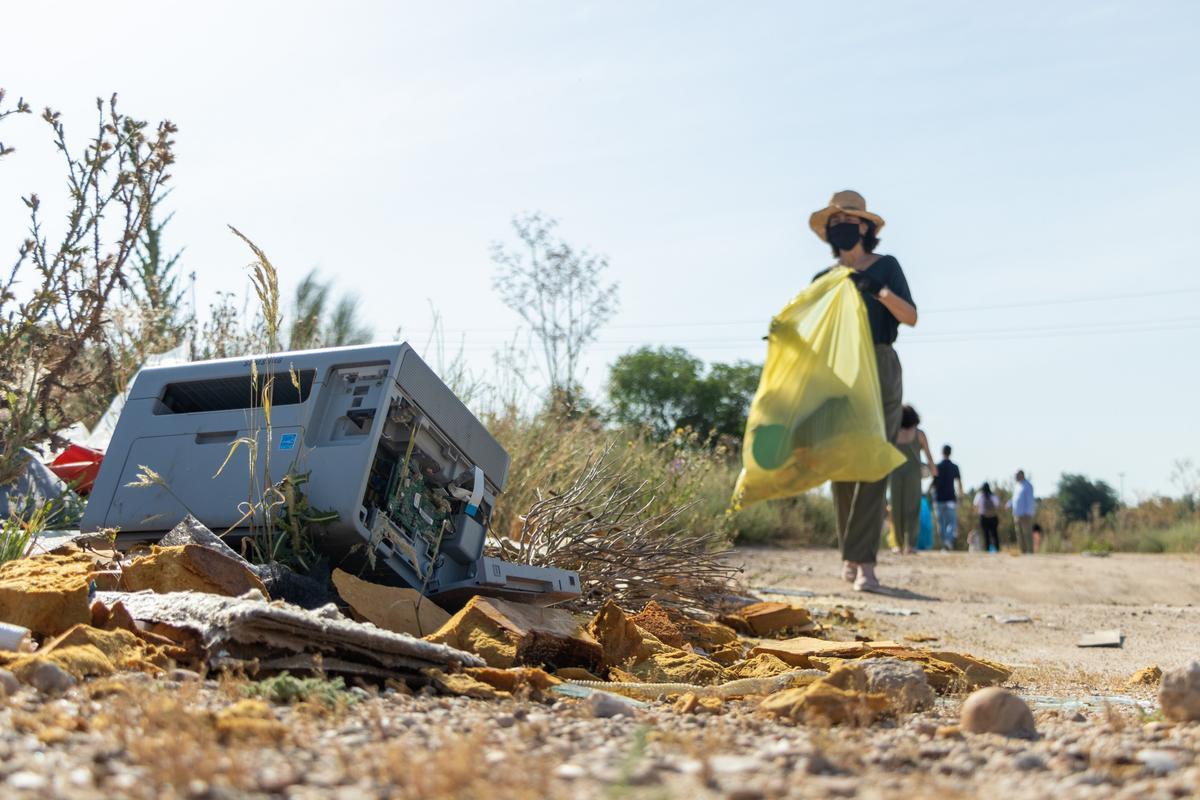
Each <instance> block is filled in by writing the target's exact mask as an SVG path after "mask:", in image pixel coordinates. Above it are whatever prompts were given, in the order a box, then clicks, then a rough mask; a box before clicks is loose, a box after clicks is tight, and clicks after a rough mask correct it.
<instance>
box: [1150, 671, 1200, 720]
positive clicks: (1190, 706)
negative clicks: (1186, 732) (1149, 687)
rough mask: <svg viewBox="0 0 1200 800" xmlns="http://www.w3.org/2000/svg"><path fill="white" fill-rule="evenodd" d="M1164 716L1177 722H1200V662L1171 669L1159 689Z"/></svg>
mask: <svg viewBox="0 0 1200 800" xmlns="http://www.w3.org/2000/svg"><path fill="white" fill-rule="evenodd" d="M1158 702H1159V704H1160V705H1161V706H1162V710H1163V715H1164V716H1165V717H1166V718H1167V719H1170V720H1174V721H1176V722H1194V721H1197V720H1200V661H1190V662H1188V663H1187V664H1183V665H1181V666H1178V667H1175V668H1174V669H1169V670H1167V671H1166V672H1164V673H1163V676H1162V684H1161V685H1160V686H1159V688H1158Z"/></svg>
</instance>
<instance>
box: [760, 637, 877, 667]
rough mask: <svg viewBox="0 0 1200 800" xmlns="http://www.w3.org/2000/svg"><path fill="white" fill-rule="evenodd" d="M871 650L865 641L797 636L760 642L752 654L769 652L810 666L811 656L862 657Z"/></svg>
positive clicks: (787, 660)
mask: <svg viewBox="0 0 1200 800" xmlns="http://www.w3.org/2000/svg"><path fill="white" fill-rule="evenodd" d="M869 652H871V648H870V647H869V646H868V645H867V644H866V643H865V642H833V641H830V640H828V639H817V638H814V637H812V636H797V637H795V638H793V639H782V640H780V641H763V642H759V643H758V644H757V645H755V647H754V649H753V650H751V651H750V655H751V656H756V655H759V654H761V653H769V654H770V655H773V656H776V657H778V658H779V659H781V660H783V661H786V662H787V663H788V664H791V665H792V666H793V667H801V668H809V667H811V666H812V664H811V662H809V660H808V659H809V656H823V657H834V658H861V657H862V656H865V655H866V654H867V653H869Z"/></svg>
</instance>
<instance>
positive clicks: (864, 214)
mask: <svg viewBox="0 0 1200 800" xmlns="http://www.w3.org/2000/svg"><path fill="white" fill-rule="evenodd" d="M838 212H841V213H843V214H849V215H850V216H852V217H858V218H859V219H865V220H867V221H868V222H874V223H875V231H876V232H877V233H878V232H879V229H880V228H882V227H883V224H884V223H883V217H881V216H879V215H878V214H872V213H871V212H869V211H867V201H866V200H864V199H863V196H862V195H861V194H859V193H858V192H856V191H854V190H853V189H843V190H842V191H840V192H837V193H835V194H834V195H833V197H831V198H830V199H829V205H827V206H825V208H822V209H821V210H820V211H814V212H813V214H812V216H811V217H809V218H808V227H810V228H812V229H813V233H815V234H816V235H817V236H819V237H820V238H821V241H823V242H827V241H829V240H828V239H826V238H825V228H826V227H827V226H828V225H829V218H830V217H832V216H833V215H834V214H837V213H838Z"/></svg>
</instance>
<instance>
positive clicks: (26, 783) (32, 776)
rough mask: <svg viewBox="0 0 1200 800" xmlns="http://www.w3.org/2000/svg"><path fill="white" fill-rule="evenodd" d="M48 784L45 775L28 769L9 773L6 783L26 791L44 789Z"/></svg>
mask: <svg viewBox="0 0 1200 800" xmlns="http://www.w3.org/2000/svg"><path fill="white" fill-rule="evenodd" d="M46 784H47V781H46V778H45V777H44V776H42V775H39V774H37V773H36V772H30V771H28V770H21V771H20V772H14V773H13V774H12V775H9V776H8V780H7V781H5V785H7V786H8V787H9V788H10V789H22V790H25V791H31V790H34V789H44V788H46Z"/></svg>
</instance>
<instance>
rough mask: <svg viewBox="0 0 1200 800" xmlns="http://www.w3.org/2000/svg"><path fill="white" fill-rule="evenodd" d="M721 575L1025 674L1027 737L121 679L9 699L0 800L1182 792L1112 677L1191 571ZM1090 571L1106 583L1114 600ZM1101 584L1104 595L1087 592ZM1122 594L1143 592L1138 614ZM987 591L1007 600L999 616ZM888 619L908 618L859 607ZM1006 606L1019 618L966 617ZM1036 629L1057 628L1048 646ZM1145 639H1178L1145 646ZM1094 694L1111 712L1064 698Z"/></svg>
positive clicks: (1048, 563) (1162, 647) (1153, 649)
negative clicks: (1089, 646)
mask: <svg viewBox="0 0 1200 800" xmlns="http://www.w3.org/2000/svg"><path fill="white" fill-rule="evenodd" d="M734 557H736V558H742V559H744V560H745V561H746V563H747V564H748V567H749V569H748V572H747V577H748V579H749V580H748V582H749V583H750V584H751V585H760V586H761V585H766V584H769V585H772V586H775V587H777V588H789V589H792V590H793V591H797V590H801V589H811V590H812V591H814V592H815V593H817V595H818V596H817V597H814V598H810V600H811V601H812V603H813V604H814V605H821V604H826V605H829V604H833V603H836V602H839V601H841V602H845V603H847V604H857V610H856V614H857V615H858V616H859V617H860V618H861V619H862V620H863V621H864V623H866V624H868V625H871V626H873V627H875V628H876V629H877V630H878V632H879V633H880V634H881V635H884V636H889V637H895V638H900V637H902V636H904V635H915V634H914V633H913V632H914V631H918V630H921V631H924V632H926V633H925V634H923V635H936V636H937V637H939V639H940V640H941V641H942V642H943V643H944V644H946V645H947V646H952V647H954V648H956V649H964V650H970V651H971V652H976V653H977V654H979V655H983V656H987V657H991V658H1000V659H1001V660H1007V661H1009V662H1010V663H1020V664H1025V665H1026V666H1023V667H1020V668H1019V669H1018V671H1017V674H1016V675H1014V679H1013V682H1012V683H1011V684H1010V688H1013V689H1014V690H1015V691H1017V692H1019V693H1021V694H1022V695H1024V696H1026V697H1027V698H1029V699H1030V700H1031V703H1032V704H1033V705H1034V708H1035V717H1036V718H1037V724H1038V731H1039V738H1037V739H1036V740H1033V741H1025V740H1016V739H1005V738H1002V737H999V736H995V735H963V734H961V733H959V732H958V731H957V729H956V728H955V727H954V725H955V723H956V722H957V719H958V708H959V705H960V703H961V701H962V698H961V697H951V698H943V699H941V700H940V701H939V703H938V705H937V706H936V707H935V708H934V709H933V710H931V711H927V712H922V713H920V714H916V715H911V716H906V717H904V718H902V719H900V720H897V721H888V722H884V723H881V724H877V725H875V726H873V727H870V728H850V727H840V728H831V729H828V728H813V727H805V726H800V725H793V724H790V723H786V722H780V721H778V720H775V719H773V718H770V717H767V716H764V715H763V714H762V713H760V712H758V711H757V710H756V709H755V707H754V703H753V702H750V701H745V702H737V703H729V704H727V705H726V706H725V708H724V712H723V713H721V714H680V713H676V712H675V711H673V710H672V709H671V705H670V704H669V703H665V702H659V703H651V704H650V705H649V707H648V708H647V709H644V710H640V711H638V712H636V714H634V715H633V716H616V717H609V718H599V717H596V716H595V715H594V714H593V713H592V712H591V710H590V706H589V705H588V704H587V703H586V702H584V701H575V700H566V699H561V700H558V701H557V702H554V703H540V702H534V701H531V700H521V701H516V700H505V701H492V702H488V701H479V700H467V699H463V698H446V697H435V696H424V695H421V694H420V693H418V695H416V696H410V695H407V694H404V693H399V692H396V691H395V690H384V691H383V692H379V691H377V690H375V689H371V690H369V691H368V690H363V689H360V688H355V689H353V690H350V691H349V692H343V693H341V694H340V695H339V696H338V699H337V701H336V705H334V706H333V707H330V706H327V705H321V704H319V703H316V702H312V703H305V704H300V705H296V706H284V705H273V706H270V705H265V704H263V703H261V702H258V701H255V702H248V701H246V700H245V699H244V692H245V686H246V684H245V682H243V681H239V680H235V679H228V678H226V679H222V680H220V681H214V680H208V681H201V680H196V679H185V680H180V681H172V680H166V679H153V678H149V677H146V676H143V675H136V674H131V675H121V676H117V677H114V678H108V679H100V680H96V681H91V682H89V683H87V684H84V685H82V686H77V687H75V688H72V689H70V690H69V691H68V692H67V693H66V694H64V695H61V696H57V697H48V696H45V695H42V694H39V693H37V692H36V691H34V690H33V689H30V688H23V689H21V690H20V691H19V692H18V693H17V694H15V695H14V696H12V697H9V698H8V699H7V700H0V797H4V798H9V797H13V798H17V797H38V798H42V797H72V798H73V797H79V798H89V800H94V798H96V797H137V798H141V797H155V798H157V797H194V798H204V797H214V798H218V797H296V798H309V797H312V798H328V797H334V798H343V797H344V798H358V797H397V798H441V797H461V798H467V797H471V798H479V797H522V798H524V797H538V798H558V797H564V798H565V797H571V798H586V797H605V798H665V797H690V798H707V797H730V798H742V799H743V800H752V799H753V798H784V797H798V798H808V797H813V798H816V797H859V798H875V797H879V798H883V797H887V798H896V797H907V796H916V795H918V794H919V795H935V796H937V797H940V798H954V797H975V796H988V797H995V796H1000V797H1005V798H1006V800H1010V799H1011V800H1020V799H1021V798H1041V797H1055V798H1060V797H1072V798H1074V797H1128V798H1135V797H1136V798H1143V797H1146V798H1159V797H1161V798H1168V797H1189V796H1195V793H1196V789H1195V787H1197V786H1200V758H1198V750H1197V747H1198V745H1200V724H1180V725H1175V724H1169V723H1166V722H1163V721H1161V718H1160V715H1159V714H1158V712H1157V710H1156V708H1155V706H1154V692H1153V689H1152V688H1142V689H1133V690H1130V689H1126V688H1124V687H1123V685H1122V682H1123V680H1124V678H1125V677H1126V676H1127V675H1128V672H1129V671H1131V669H1130V665H1136V666H1143V665H1145V664H1147V663H1160V664H1162V666H1163V667H1169V666H1173V665H1174V664H1175V663H1176V662H1177V660H1178V658H1177V657H1181V656H1182V655H1183V653H1184V652H1185V651H1186V649H1187V648H1188V647H1195V646H1196V639H1195V636H1194V631H1195V627H1194V620H1195V618H1194V617H1191V616H1187V615H1188V614H1191V611H1190V607H1189V606H1188V605H1187V603H1189V602H1192V601H1191V600H1190V599H1189V597H1190V595H1188V594H1187V592H1200V589H1197V587H1196V584H1195V579H1194V578H1192V577H1190V576H1188V577H1186V578H1180V579H1178V580H1177V578H1176V573H1175V572H1174V571H1175V570H1178V569H1181V568H1182V567H1186V568H1188V569H1190V570H1191V571H1192V572H1193V573H1194V569H1195V566H1196V563H1197V562H1196V560H1194V559H1192V560H1176V559H1172V558H1167V557H1153V556H1146V557H1131V558H1118V557H1114V558H1113V559H1095V560H1088V561H1086V562H1084V561H1081V560H1079V559H1067V560H1063V561H1056V560H1054V559H1045V560H1040V559H1039V558H1037V557H1035V558H1026V559H1019V558H1008V557H1003V556H1000V557H991V561H986V560H981V561H979V562H978V563H975V562H970V561H963V562H956V561H955V560H954V559H959V558H961V559H967V558H968V557H967V556H961V557H960V556H948V557H942V556H930V555H921V556H917V557H914V558H911V559H907V560H905V561H901V560H899V559H893V560H890V561H885V563H884V564H883V566H882V568H881V574H882V575H883V576H884V578H885V580H891V581H893V582H896V579H897V578H903V579H904V580H905V581H906V585H907V586H908V587H909V588H911V589H912V590H913V591H914V592H918V593H921V594H922V595H925V596H936V597H937V598H938V599H936V600H914V599H911V598H876V597H874V596H872V597H869V598H866V599H864V598H863V596H861V595H854V594H853V593H849V592H845V590H844V588H843V586H842V585H840V584H838V582H837V581H836V579H835V578H829V577H828V574H829V573H830V572H831V570H832V568H834V567H836V556H835V555H833V554H829V553H781V552H779V551H758V550H753V551H738V552H737V553H735V554H734ZM1139 559H1144V561H1143V560H1139ZM1093 563H1095V564H1098V565H1100V566H1098V567H1096V568H1095V569H1098V570H1100V576H1099V577H1095V576H1092V577H1093V578H1095V580H1096V581H1098V583H1097V584H1096V585H1095V586H1093V589H1092V590H1088V591H1082V590H1078V589H1077V588H1072V587H1070V586H1069V585H1067V584H1069V582H1070V581H1069V578H1070V576H1071V575H1072V574H1074V571H1075V569H1076V567H1078V568H1080V569H1083V570H1091V569H1093V567H1091V566H1090V565H1091V564H1093ZM964 564H965V566H963V565H964ZM1059 564H1061V565H1064V566H1063V567H1061V568H1060V567H1059V566H1057V565H1059ZM974 570H984V571H985V573H986V576H987V577H988V578H989V580H986V581H985V580H983V579H982V577H981V574H980V573H979V572H976V571H974ZM1010 570H1011V571H1013V572H1014V573H1016V574H1019V575H1022V576H1028V575H1029V574H1030V573H1033V574H1034V576H1035V578H1036V579H1031V580H1029V581H1026V580H1025V579H1024V578H1022V579H1017V578H1014V577H1013V575H1010V574H1007V572H1008V571H1010ZM1056 570H1058V573H1057V575H1058V578H1057V579H1055V574H1056V572H1055V571H1056ZM1111 570H1115V573H1120V574H1121V575H1125V576H1126V577H1127V578H1128V579H1127V580H1126V581H1125V582H1124V583H1119V582H1117V581H1116V578H1115V573H1113V572H1109V571H1111ZM1143 572H1144V573H1145V574H1147V575H1148V576H1150V577H1148V578H1147V580H1146V581H1145V582H1144V583H1142V582H1140V581H1139V580H1138V579H1137V578H1136V576H1137V575H1138V574H1141V573H1143ZM1131 574H1132V575H1133V576H1134V577H1132V578H1129V577H1128V576H1130V575H1131ZM1155 575H1157V576H1159V577H1158V578H1155V577H1153V576H1155ZM1091 579H1092V578H1088V580H1091ZM1107 583H1112V584H1114V587H1113V591H1112V593H1111V594H1109V595H1105V594H1104V592H1103V591H1102V587H1103V586H1104V585H1106V584H1107ZM1027 584H1028V585H1027ZM1156 584H1159V585H1156ZM1038 585H1040V586H1042V587H1043V588H1042V589H1040V590H1039V589H1038V588H1037V586H1038ZM1138 586H1141V587H1143V588H1142V589H1136V587H1138ZM1130 587H1135V588H1130ZM1137 591H1144V593H1145V597H1144V599H1143V601H1142V602H1138V601H1139V597H1138V596H1137V594H1136V592H1137ZM1039 592H1040V594H1039ZM1172 593H1175V594H1172ZM1002 595H1008V596H1011V597H1012V598H1013V605H1012V606H1011V607H1010V606H1009V605H1007V601H1006V600H1005V599H1004V598H1003V597H1002ZM1113 597H1116V598H1117V599H1116V600H1115V601H1114V600H1113ZM798 602H806V601H803V600H798ZM900 607H903V608H908V609H910V610H911V609H917V610H918V611H919V613H918V614H916V615H912V616H897V615H895V614H893V613H885V612H882V611H876V610H872V609H879V608H883V609H892V610H894V609H895V608H900ZM1167 608H1171V609H1175V610H1183V611H1184V615H1183V616H1180V617H1176V616H1172V615H1171V614H1169V613H1167V611H1166V609H1167ZM1145 609H1150V610H1151V611H1152V612H1153V613H1151V614H1150V615H1144V614H1142V613H1140V612H1141V611H1143V610H1145ZM1011 610H1015V611H1021V612H1023V613H1026V614H1028V615H1029V616H1031V617H1032V618H1033V619H1034V622H1031V623H1022V624H1010V625H1005V624H1001V623H998V622H995V621H994V620H983V619H982V618H981V616H980V615H981V614H983V613H991V612H992V611H997V612H999V611H1011ZM1130 611H1136V612H1139V613H1137V614H1136V615H1134V616H1129V615H1128V613H1127V612H1130ZM1118 612H1126V616H1125V617H1123V618H1122V622H1121V625H1120V626H1121V627H1122V629H1123V630H1125V631H1126V634H1127V636H1128V639H1127V642H1126V646H1125V648H1124V649H1123V650H1113V651H1105V652H1102V653H1100V654H1099V655H1093V654H1092V653H1095V652H1097V651H1077V650H1076V649H1075V648H1074V647H1073V641H1074V639H1073V637H1074V636H1075V635H1076V632H1077V631H1076V628H1079V627H1084V628H1089V626H1091V624H1092V620H1100V619H1103V618H1104V614H1111V613H1118ZM1126 618H1127V619H1128V620H1129V621H1128V622H1127V621H1125V620H1126ZM1048 619H1054V620H1058V621H1059V622H1058V623H1056V624H1059V625H1060V627H1058V628H1048V627H1047V626H1046V624H1045V623H1046V620H1048ZM1080 620H1082V622H1079V621H1080ZM1180 620H1182V621H1180ZM1189 622H1191V624H1190V625H1189V624H1188V623H1189ZM1167 635H1171V636H1182V637H1185V640H1184V641H1183V642H1182V643H1180V642H1169V641H1165V640H1164V639H1162V638H1157V637H1163V636H1167ZM1156 638H1157V640H1155V639H1156ZM1164 655H1165V656H1166V657H1163V656H1164ZM1193 655H1194V654H1193ZM1060 656H1061V657H1060ZM1066 656H1071V658H1068V659H1066V662H1067V663H1065V664H1064V663H1060V662H1061V661H1062V660H1063V658H1065V657H1066ZM1056 659H1058V660H1056ZM181 677H185V678H186V676H181ZM1095 694H1102V695H1110V696H1111V695H1115V696H1112V697H1110V698H1109V699H1108V700H1107V701H1105V700H1102V699H1097V698H1093V699H1091V700H1090V701H1086V698H1087V697H1088V696H1090V695H1095ZM1064 701H1066V704H1065V705H1064ZM231 709H232V711H231ZM230 720H233V723H232V724H231V722H230Z"/></svg>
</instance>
